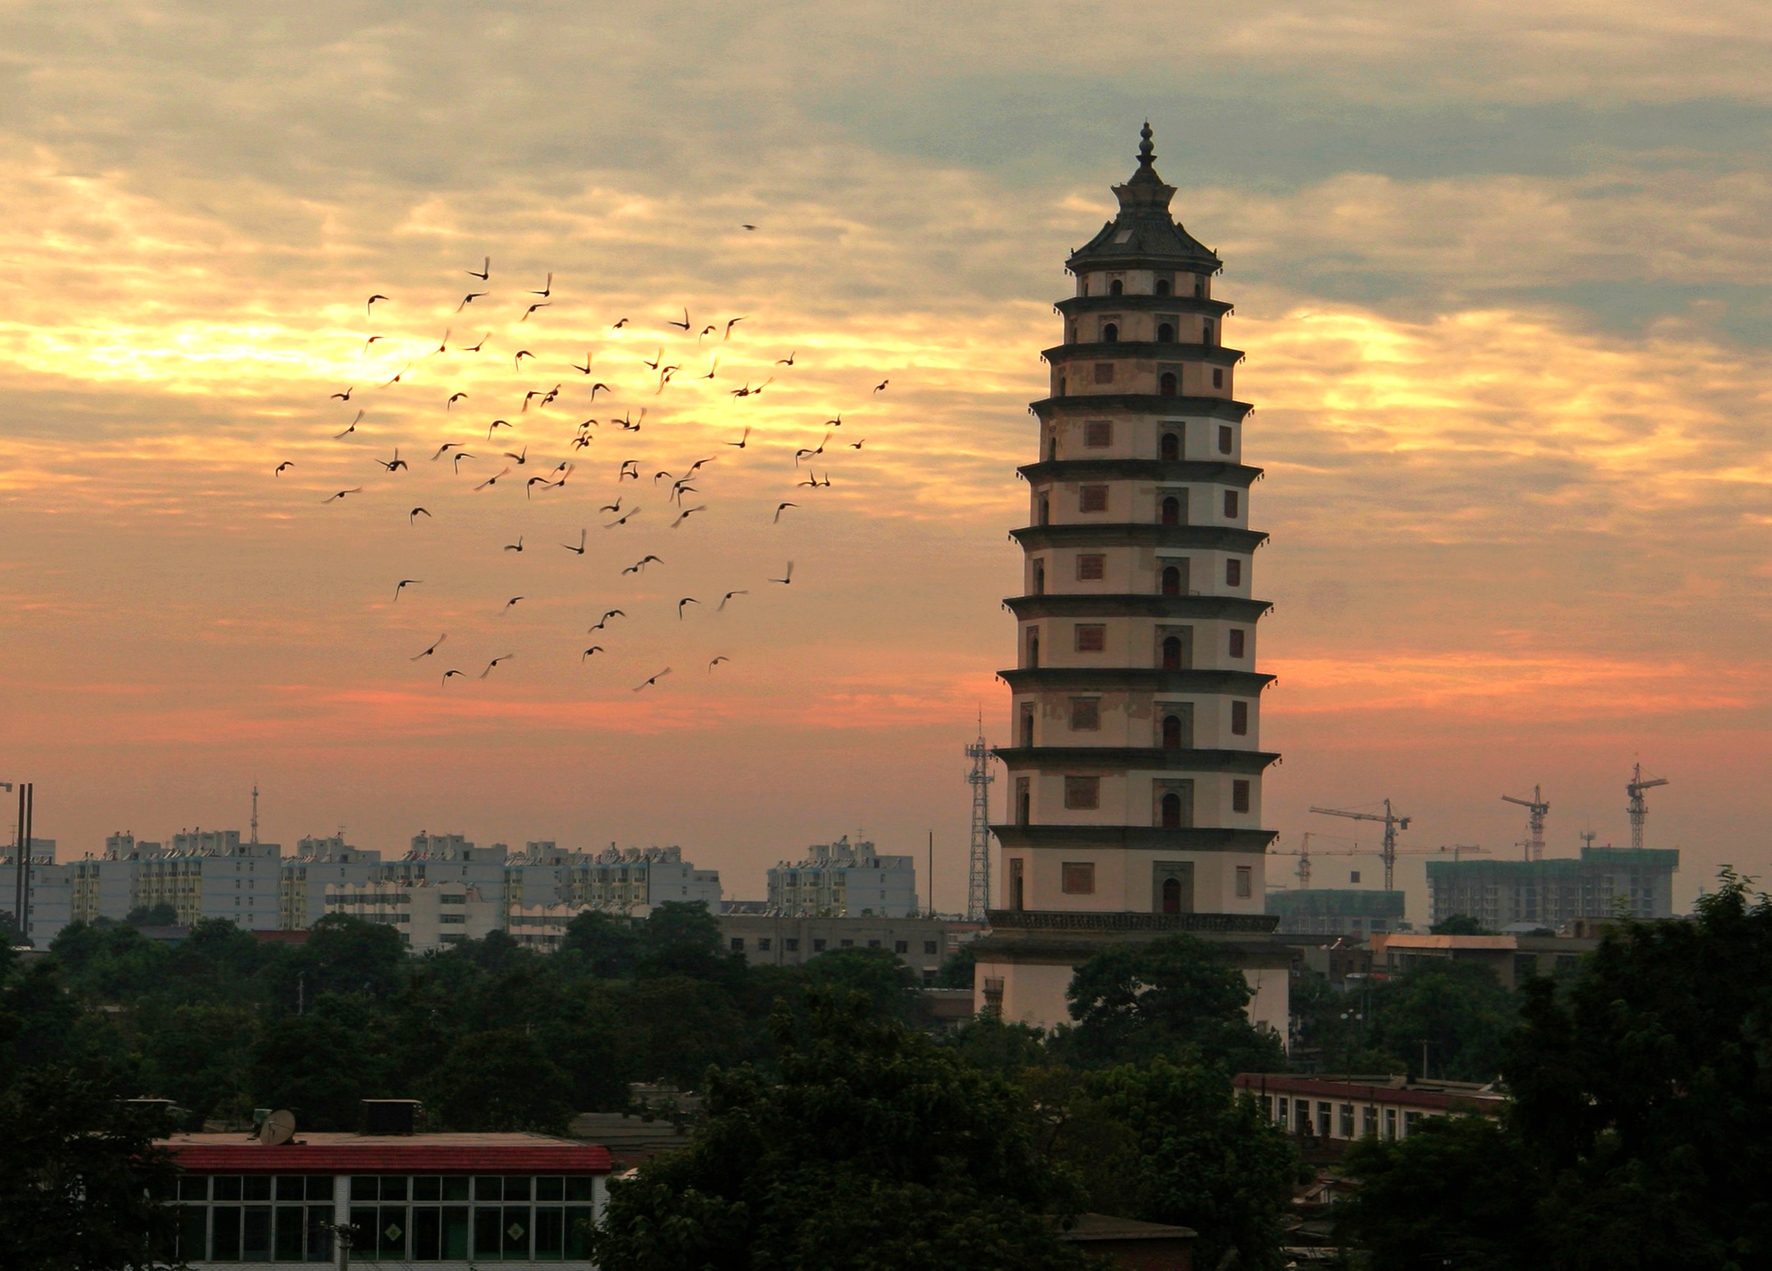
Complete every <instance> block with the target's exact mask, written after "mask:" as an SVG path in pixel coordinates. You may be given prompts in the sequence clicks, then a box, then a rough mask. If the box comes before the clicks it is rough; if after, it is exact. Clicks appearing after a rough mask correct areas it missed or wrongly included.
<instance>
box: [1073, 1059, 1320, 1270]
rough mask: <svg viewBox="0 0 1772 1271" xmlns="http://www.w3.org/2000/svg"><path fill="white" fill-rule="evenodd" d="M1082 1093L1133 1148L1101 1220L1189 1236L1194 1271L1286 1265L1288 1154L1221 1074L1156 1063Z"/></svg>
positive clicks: (1291, 1155) (1292, 1172) (1275, 1131)
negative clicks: (1228, 1262)
mask: <svg viewBox="0 0 1772 1271" xmlns="http://www.w3.org/2000/svg"><path fill="white" fill-rule="evenodd" d="M1091 1086H1092V1091H1093V1093H1094V1095H1095V1097H1096V1098H1097V1099H1099V1100H1100V1102H1101V1104H1102V1106H1103V1109H1104V1110H1105V1111H1106V1113H1107V1115H1108V1116H1109V1117H1111V1118H1112V1119H1113V1120H1114V1121H1117V1122H1118V1123H1119V1124H1121V1125H1123V1126H1124V1127H1125V1128H1126V1130H1127V1131H1128V1133H1129V1134H1130V1136H1131V1140H1132V1143H1133V1146H1134V1153H1133V1155H1132V1158H1131V1159H1130V1160H1128V1161H1127V1162H1126V1164H1125V1169H1124V1172H1123V1173H1122V1174H1121V1176H1120V1178H1119V1180H1118V1183H1117V1187H1116V1194H1117V1195H1118V1196H1119V1197H1120V1198H1121V1199H1120V1200H1119V1201H1118V1202H1117V1204H1118V1207H1117V1208H1116V1209H1115V1210H1112V1211H1110V1212H1118V1213H1121V1214H1124V1215H1125V1216H1127V1217H1132V1218H1141V1219H1144V1220H1145V1221H1147V1222H1167V1223H1176V1224H1179V1225H1181V1226H1185V1227H1192V1228H1193V1229H1194V1230H1195V1231H1198V1232H1199V1233H1200V1243H1199V1247H1198V1248H1197V1249H1196V1250H1195V1253H1194V1258H1195V1262H1196V1264H1197V1265H1199V1266H1202V1267H1216V1266H1219V1265H1220V1264H1221V1262H1222V1260H1223V1259H1224V1258H1225V1257H1226V1256H1227V1255H1228V1254H1230V1253H1231V1252H1232V1251H1233V1250H1234V1251H1235V1253H1236V1260H1235V1263H1234V1265H1236V1266H1238V1267H1242V1268H1249V1269H1250V1271H1277V1269H1278V1268H1281V1267H1284V1266H1285V1265H1286V1259H1285V1257H1284V1256H1283V1255H1282V1254H1281V1253H1280V1244H1281V1236H1282V1228H1281V1225H1280V1217H1281V1215H1282V1214H1283V1213H1284V1212H1285V1211H1286V1206H1287V1204H1288V1203H1289V1202H1290V1200H1291V1198H1292V1188H1293V1185H1294V1184H1295V1183H1296V1182H1298V1170H1299V1164H1298V1152H1297V1149H1296V1148H1295V1147H1294V1146H1293V1143H1292V1140H1291V1138H1290V1137H1289V1136H1288V1135H1287V1134H1286V1133H1285V1132H1284V1131H1282V1130H1280V1129H1279V1128H1278V1127H1277V1126H1275V1125H1274V1124H1273V1123H1272V1122H1270V1121H1269V1120H1268V1118H1267V1116H1266V1115H1265V1114H1264V1113H1263V1112H1262V1110H1261V1109H1260V1107H1259V1106H1258V1105H1257V1104H1256V1102H1255V1100H1253V1099H1249V1098H1246V1097H1243V1096H1240V1095H1238V1094H1237V1093H1236V1091H1235V1089H1234V1088H1233V1087H1232V1086H1231V1084H1230V1082H1229V1081H1228V1080H1227V1079H1226V1074H1225V1073H1224V1072H1223V1070H1221V1069H1219V1068H1216V1067H1210V1066H1207V1065H1204V1064H1201V1063H1198V1062H1192V1063H1189V1062H1185V1061H1184V1062H1182V1063H1171V1062H1170V1061H1169V1060H1167V1059H1162V1058H1159V1059H1154V1060H1152V1061H1151V1062H1150V1063H1149V1064H1148V1065H1145V1066H1142V1067H1133V1066H1130V1065H1128V1066H1124V1067H1120V1068H1115V1069H1113V1070H1112V1071H1110V1072H1106V1073H1102V1074H1099V1075H1097V1076H1096V1077H1095V1078H1094V1079H1093V1081H1092V1082H1091Z"/></svg>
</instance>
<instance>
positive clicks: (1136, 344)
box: [1040, 340, 1246, 366]
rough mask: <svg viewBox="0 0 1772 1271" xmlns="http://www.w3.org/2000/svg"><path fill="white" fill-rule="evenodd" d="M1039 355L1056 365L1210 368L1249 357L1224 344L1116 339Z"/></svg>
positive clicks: (1061, 347) (1054, 348) (1066, 346)
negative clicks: (1111, 360) (1122, 363)
mask: <svg viewBox="0 0 1772 1271" xmlns="http://www.w3.org/2000/svg"><path fill="white" fill-rule="evenodd" d="M1040 356H1041V357H1042V358H1044V359H1045V360H1046V361H1048V362H1050V363H1052V364H1053V365H1054V366H1057V365H1059V364H1060V363H1064V364H1069V363H1071V362H1101V361H1105V360H1107V359H1109V358H1119V359H1121V360H1126V359H1131V360H1133V361H1143V362H1204V363H1206V364H1207V365H1209V366H1235V365H1236V364H1237V363H1238V362H1241V361H1242V360H1243V358H1244V357H1245V356H1246V354H1244V352H1243V350H1242V349H1232V348H1227V347H1226V346H1225V345H1222V344H1200V343H1198V342H1195V343H1192V344H1184V343H1180V342H1178V341H1174V340H1171V341H1170V342H1169V343H1168V344H1159V343H1157V342H1156V341H1155V340H1113V341H1110V342H1107V343H1101V342H1097V343H1095V344H1055V345H1053V346H1052V347H1051V348H1049V349H1041V350H1040Z"/></svg>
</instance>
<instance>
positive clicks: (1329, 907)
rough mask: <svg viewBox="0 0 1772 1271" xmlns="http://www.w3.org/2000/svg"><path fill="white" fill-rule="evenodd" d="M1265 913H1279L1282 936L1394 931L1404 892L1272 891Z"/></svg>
mask: <svg viewBox="0 0 1772 1271" xmlns="http://www.w3.org/2000/svg"><path fill="white" fill-rule="evenodd" d="M1267 912H1268V913H1270V914H1273V915H1276V916H1278V918H1279V919H1280V925H1279V927H1278V928H1276V930H1277V931H1278V932H1279V934H1280V935H1283V936H1364V935H1372V934H1382V933H1384V932H1387V931H1397V930H1400V929H1402V928H1404V927H1405V926H1407V925H1408V924H1406V923H1405V922H1404V921H1403V893H1402V892H1400V891H1376V890H1364V891H1362V890H1360V889H1357V888H1351V887H1310V888H1303V889H1301V890H1298V891H1275V892H1269V893H1268V896H1267Z"/></svg>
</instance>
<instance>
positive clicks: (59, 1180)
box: [0, 1068, 176, 1271]
mask: <svg viewBox="0 0 1772 1271" xmlns="http://www.w3.org/2000/svg"><path fill="white" fill-rule="evenodd" d="M121 1094H122V1092H121V1091H120V1090H119V1089H117V1088H116V1087H114V1086H108V1085H106V1084H103V1083H99V1082H94V1081H91V1080H88V1079H85V1078H82V1077H80V1076H77V1075H75V1074H74V1073H72V1072H70V1071H68V1070H66V1069H58V1068H40V1069H36V1070H33V1071H29V1072H26V1073H24V1074H23V1075H22V1076H20V1077H19V1078H18V1080H17V1081H16V1082H15V1083H14V1084H13V1085H12V1086H11V1087H10V1088H9V1089H8V1090H6V1091H5V1092H4V1093H3V1094H0V1143H4V1144H5V1150H4V1151H0V1266H6V1267H17V1268H20V1269H21V1271H25V1269H28V1271H146V1268H148V1267H150V1266H154V1265H162V1266H163V1265H164V1262H163V1261H162V1259H164V1258H165V1256H166V1254H167V1253H168V1252H170V1250H171V1248H172V1238H173V1219H174V1212H173V1210H172V1209H171V1208H170V1207H168V1206H166V1205H164V1204H162V1203H161V1202H160V1200H159V1199H158V1198H159V1197H164V1196H167V1195H170V1194H171V1189H172V1183H173V1180H174V1178H175V1177H176V1174H175V1171H174V1169H173V1166H172V1163H171V1158H170V1157H169V1156H168V1155H167V1154H166V1153H165V1152H164V1151H162V1150H158V1149H156V1148H155V1147H154V1146H153V1138H154V1134H155V1130H156V1128H157V1127H156V1126H155V1125H154V1115H153V1113H151V1112H150V1111H149V1110H147V1109H144V1108H140V1107H130V1106H129V1105H128V1104H127V1103H125V1102H123V1100H122V1098H121Z"/></svg>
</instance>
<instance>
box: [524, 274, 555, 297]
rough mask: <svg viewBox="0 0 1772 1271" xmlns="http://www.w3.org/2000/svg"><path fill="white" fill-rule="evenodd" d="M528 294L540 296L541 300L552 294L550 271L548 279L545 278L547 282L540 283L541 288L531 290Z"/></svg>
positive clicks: (552, 285)
mask: <svg viewBox="0 0 1772 1271" xmlns="http://www.w3.org/2000/svg"><path fill="white" fill-rule="evenodd" d="M529 294H530V295H532V296H540V297H541V298H542V299H543V300H546V299H547V298H548V297H549V296H551V295H553V294H554V275H553V274H552V273H550V274H549V275H548V280H547V282H545V283H543V284H542V288H541V290H540V291H532V292H530V293H529Z"/></svg>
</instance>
